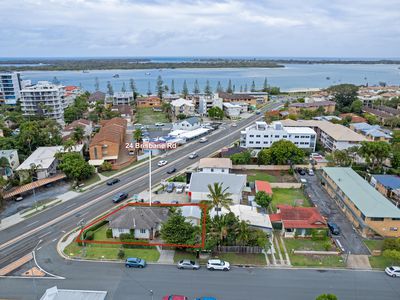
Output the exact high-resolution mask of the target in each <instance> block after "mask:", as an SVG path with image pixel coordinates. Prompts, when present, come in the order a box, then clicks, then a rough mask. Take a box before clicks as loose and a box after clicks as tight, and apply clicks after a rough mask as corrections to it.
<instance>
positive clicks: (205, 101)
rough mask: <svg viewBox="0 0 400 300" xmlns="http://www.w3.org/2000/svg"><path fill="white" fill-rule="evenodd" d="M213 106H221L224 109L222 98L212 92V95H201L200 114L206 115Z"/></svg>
mask: <svg viewBox="0 0 400 300" xmlns="http://www.w3.org/2000/svg"><path fill="white" fill-rule="evenodd" d="M212 107H219V108H220V109H222V99H221V98H219V97H218V95H217V94H212V95H210V96H207V95H201V96H200V97H199V114H200V115H202V116H206V115H207V113H208V110H209V109H210V108H212Z"/></svg>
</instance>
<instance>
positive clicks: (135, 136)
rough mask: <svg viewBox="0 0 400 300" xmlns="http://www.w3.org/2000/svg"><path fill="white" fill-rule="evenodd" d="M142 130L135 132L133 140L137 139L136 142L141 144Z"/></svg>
mask: <svg viewBox="0 0 400 300" xmlns="http://www.w3.org/2000/svg"><path fill="white" fill-rule="evenodd" d="M142 134H143V132H142V130H141V129H140V128H137V129H136V130H135V131H134V132H133V138H134V139H135V141H137V142H140V141H141V140H142Z"/></svg>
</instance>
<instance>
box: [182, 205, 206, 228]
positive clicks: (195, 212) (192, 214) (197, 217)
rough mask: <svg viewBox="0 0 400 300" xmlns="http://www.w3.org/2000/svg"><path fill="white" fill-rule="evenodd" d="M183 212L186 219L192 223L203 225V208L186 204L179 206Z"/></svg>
mask: <svg viewBox="0 0 400 300" xmlns="http://www.w3.org/2000/svg"><path fill="white" fill-rule="evenodd" d="M179 209H180V210H181V212H182V216H184V217H185V218H186V221H188V222H189V223H191V224H192V225H195V226H198V225H201V208H200V207H199V206H197V205H185V206H181V207H179Z"/></svg>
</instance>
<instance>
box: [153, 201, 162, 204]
mask: <svg viewBox="0 0 400 300" xmlns="http://www.w3.org/2000/svg"><path fill="white" fill-rule="evenodd" d="M151 203H152V204H160V203H161V202H160V201H157V200H156V201H151Z"/></svg>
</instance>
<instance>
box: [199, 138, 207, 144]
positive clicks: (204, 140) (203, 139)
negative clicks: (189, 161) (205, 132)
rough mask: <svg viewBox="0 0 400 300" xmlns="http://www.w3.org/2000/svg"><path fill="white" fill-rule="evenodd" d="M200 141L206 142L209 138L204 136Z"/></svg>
mask: <svg viewBox="0 0 400 300" xmlns="http://www.w3.org/2000/svg"><path fill="white" fill-rule="evenodd" d="M199 142H200V143H205V142H207V138H205V137H202V138H201V139H200V140H199Z"/></svg>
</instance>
